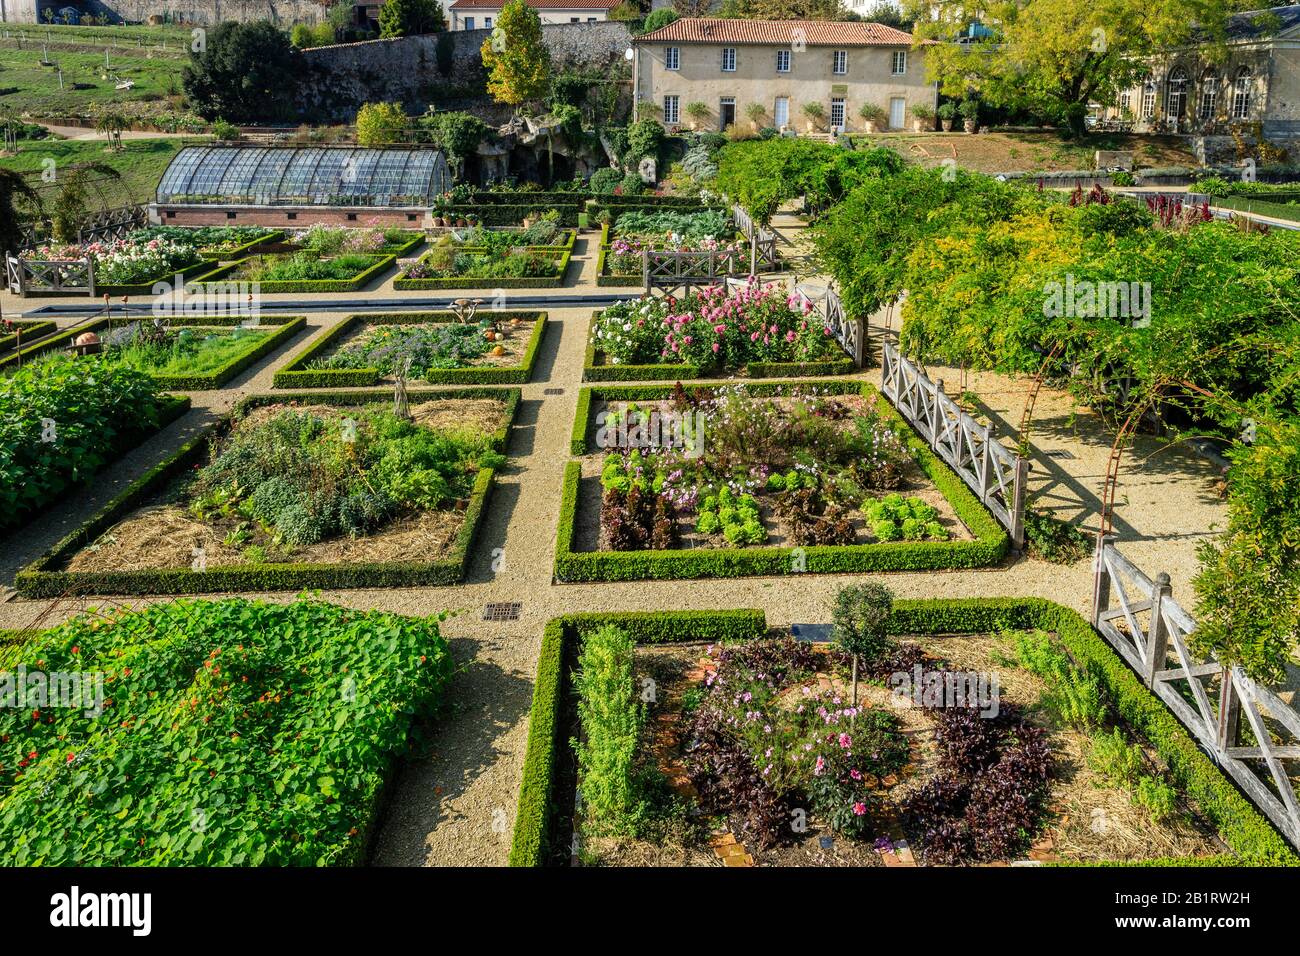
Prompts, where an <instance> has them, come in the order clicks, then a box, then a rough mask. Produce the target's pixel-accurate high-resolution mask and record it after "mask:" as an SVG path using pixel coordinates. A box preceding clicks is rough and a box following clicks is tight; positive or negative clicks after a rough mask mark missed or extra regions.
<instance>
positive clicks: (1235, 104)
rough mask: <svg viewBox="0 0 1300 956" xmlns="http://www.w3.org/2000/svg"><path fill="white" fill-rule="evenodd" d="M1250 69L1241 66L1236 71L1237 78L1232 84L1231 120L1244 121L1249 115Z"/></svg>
mask: <svg viewBox="0 0 1300 956" xmlns="http://www.w3.org/2000/svg"><path fill="white" fill-rule="evenodd" d="M1251 79H1252V78H1251V73H1250V67H1248V66H1243V67H1242V68H1241V69H1240V70H1238V71H1237V78H1236V79H1235V80H1234V81H1233V83H1232V118H1233V119H1245V118H1246V117H1247V116H1249V115H1250V85H1251Z"/></svg>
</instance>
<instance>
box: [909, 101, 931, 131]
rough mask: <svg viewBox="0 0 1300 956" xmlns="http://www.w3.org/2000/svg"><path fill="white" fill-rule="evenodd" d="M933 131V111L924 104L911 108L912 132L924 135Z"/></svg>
mask: <svg viewBox="0 0 1300 956" xmlns="http://www.w3.org/2000/svg"><path fill="white" fill-rule="evenodd" d="M932 129H934V109H933V108H931V107H929V106H926V105H925V104H924V103H917V104H916V105H915V106H913V107H912V132H914V133H924V132H925V131H926V130H932Z"/></svg>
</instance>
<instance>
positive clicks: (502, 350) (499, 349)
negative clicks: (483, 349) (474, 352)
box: [492, 345, 506, 355]
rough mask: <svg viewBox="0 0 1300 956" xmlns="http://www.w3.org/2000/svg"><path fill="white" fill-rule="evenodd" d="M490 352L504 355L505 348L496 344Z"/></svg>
mask: <svg viewBox="0 0 1300 956" xmlns="http://www.w3.org/2000/svg"><path fill="white" fill-rule="evenodd" d="M492 354H493V355H505V354H506V350H505V348H504V347H502V346H500V345H498V346H497V347H496V348H494V349H493V350H492Z"/></svg>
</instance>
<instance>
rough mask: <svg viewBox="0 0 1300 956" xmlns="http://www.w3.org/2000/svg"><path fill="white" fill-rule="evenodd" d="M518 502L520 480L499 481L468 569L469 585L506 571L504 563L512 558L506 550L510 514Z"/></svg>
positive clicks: (480, 526)
mask: <svg viewBox="0 0 1300 956" xmlns="http://www.w3.org/2000/svg"><path fill="white" fill-rule="evenodd" d="M518 505H519V483H518V482H513V483H511V484H505V483H503V482H501V481H497V482H496V483H495V485H494V486H493V488H492V497H491V498H489V499H488V506H487V511H486V512H485V513H484V515H483V518H482V521H481V523H480V524H479V530H478V534H477V535H475V536H474V544H473V545H472V546H471V548H470V558H469V566H468V567H467V568H466V569H465V583H466V584H483V583H485V582H488V581H492V580H494V579H495V578H496V576H497V574H499V573H500V572H502V571H504V570H506V565H505V563H504V562H508V561H509V560H510V555H509V554H508V553H507V552H506V531H507V529H508V528H509V526H510V517H511V515H513V514H514V512H515V508H516V507H517V506H518ZM494 565H495V566H496V567H493V566H494Z"/></svg>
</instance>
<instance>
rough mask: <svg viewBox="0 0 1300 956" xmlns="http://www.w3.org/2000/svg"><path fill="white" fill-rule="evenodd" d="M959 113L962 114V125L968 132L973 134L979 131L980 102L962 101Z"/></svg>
mask: <svg viewBox="0 0 1300 956" xmlns="http://www.w3.org/2000/svg"><path fill="white" fill-rule="evenodd" d="M957 111H958V112H959V113H961V125H962V128H963V129H965V130H966V132H968V133H973V132H975V131H976V130H977V129H979V119H980V104H979V101H978V100H970V99H967V100H962V101H961V106H960V107H958V110H957Z"/></svg>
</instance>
